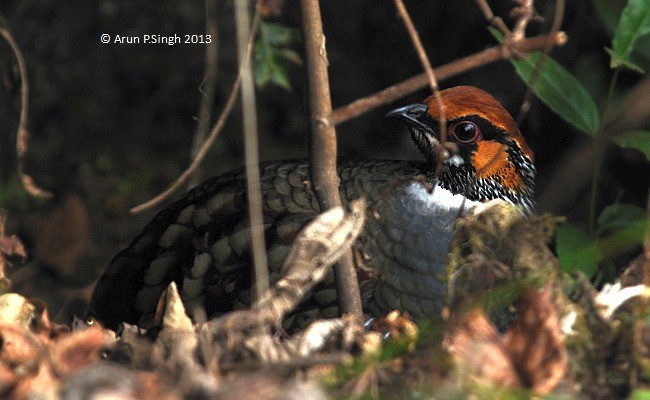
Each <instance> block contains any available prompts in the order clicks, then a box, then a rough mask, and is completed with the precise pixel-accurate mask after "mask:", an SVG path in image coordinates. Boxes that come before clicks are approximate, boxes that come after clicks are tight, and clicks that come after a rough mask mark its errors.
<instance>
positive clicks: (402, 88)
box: [325, 32, 566, 125]
mask: <svg viewBox="0 0 650 400" xmlns="http://www.w3.org/2000/svg"><path fill="white" fill-rule="evenodd" d="M548 43H550V45H551V46H562V45H564V44H565V43H566V34H565V33H564V32H558V33H557V34H556V35H554V36H551V35H541V36H536V37H533V38H530V39H524V40H522V41H521V42H518V43H514V44H513V47H514V49H516V50H517V51H519V52H522V53H526V52H530V51H534V50H539V49H543V48H545V46H546V45H547V44H548ZM504 49H505V46H504V45H499V46H494V47H491V48H488V49H485V50H483V51H480V52H478V53H474V54H472V55H470V56H467V57H463V58H460V59H458V60H455V61H453V62H450V63H449V64H445V65H441V66H439V67H436V68H434V69H433V72H434V74H435V76H436V77H437V78H438V80H445V79H449V78H451V77H454V76H456V75H459V74H462V73H464V72H467V71H469V70H471V69H474V68H478V67H480V66H483V65H487V64H490V63H493V62H495V61H501V60H505V59H507V58H509V57H510V55H509V52H507V51H504ZM427 84H428V78H427V76H426V74H425V73H422V74H419V75H416V76H414V77H412V78H409V79H407V80H405V81H402V82H400V83H397V84H395V85H393V86H389V87H387V88H385V89H382V90H380V91H378V92H376V93H373V94H371V95H369V96H366V97H363V98H361V99H358V100H355V101H353V102H352V103H350V104H347V105H345V106H342V107H339V108H337V109H335V110H334V111H333V112H332V114H331V115H330V116H329V118H327V120H326V121H325V123H327V124H332V125H339V124H341V123H343V122H346V121H349V120H351V119H353V118H355V117H358V116H360V115H362V114H364V113H366V112H368V111H371V110H374V109H375V108H377V107H380V106H382V105H384V104H388V103H390V102H393V101H395V100H397V99H399V98H401V97H404V96H407V95H409V94H411V93H413V92H416V91H418V90H420V89H422V88H423V87H425V86H427Z"/></svg>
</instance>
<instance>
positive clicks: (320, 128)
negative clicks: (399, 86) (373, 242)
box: [300, 0, 362, 315]
mask: <svg viewBox="0 0 650 400" xmlns="http://www.w3.org/2000/svg"><path fill="white" fill-rule="evenodd" d="M300 10H301V13H302V36H303V41H304V44H305V53H306V61H307V76H308V81H309V107H310V115H311V119H310V127H311V136H310V143H309V159H310V173H311V181H312V185H313V189H314V192H315V193H316V197H317V198H318V202H319V204H320V206H321V209H322V210H326V209H328V208H331V207H335V206H339V205H341V197H340V194H339V177H338V174H337V172H336V130H335V128H334V125H332V124H329V123H328V122H327V118H328V117H329V116H330V114H331V113H332V102H331V99H330V85H329V76H328V74H327V66H328V61H327V52H326V50H325V35H324V34H323V25H322V20H321V15H320V6H319V3H318V0H300ZM334 274H335V276H336V289H337V292H338V296H339V309H340V310H341V312H342V313H352V314H356V315H361V313H362V310H361V297H360V294H359V283H358V281H357V274H356V271H355V269H354V261H353V258H352V252H351V251H349V252H346V254H345V255H344V256H343V257H341V259H340V260H339V263H338V264H337V265H336V267H335V268H334Z"/></svg>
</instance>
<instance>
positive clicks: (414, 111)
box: [386, 103, 435, 134]
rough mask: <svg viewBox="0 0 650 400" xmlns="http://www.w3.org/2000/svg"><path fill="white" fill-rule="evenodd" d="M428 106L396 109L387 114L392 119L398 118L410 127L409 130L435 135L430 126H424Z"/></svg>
mask: <svg viewBox="0 0 650 400" xmlns="http://www.w3.org/2000/svg"><path fill="white" fill-rule="evenodd" d="M427 109H428V108H427V106H426V105H424V104H419V103H417V104H411V105H408V106H404V107H400V108H396V109H394V110H392V111H390V112H389V113H388V114H386V116H387V117H390V118H398V119H400V120H402V121H404V122H406V124H407V125H408V126H409V128H412V129H415V130H418V131H423V133H424V132H426V133H429V134H435V132H434V131H433V129H431V127H430V126H428V125H426V124H424V123H423V122H422V120H423V119H424V118H425V117H426V116H427Z"/></svg>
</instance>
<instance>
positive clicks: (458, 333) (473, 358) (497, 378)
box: [444, 308, 522, 387]
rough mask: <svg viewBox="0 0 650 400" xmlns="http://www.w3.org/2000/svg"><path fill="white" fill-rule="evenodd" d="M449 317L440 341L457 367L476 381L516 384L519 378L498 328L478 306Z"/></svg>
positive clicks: (520, 383) (512, 385) (514, 385)
mask: <svg viewBox="0 0 650 400" xmlns="http://www.w3.org/2000/svg"><path fill="white" fill-rule="evenodd" d="M457 318H458V319H457V320H456V321H452V322H451V324H450V326H451V327H452V329H451V330H450V332H448V333H447V335H446V337H445V340H444V343H445V345H446V347H447V349H448V350H449V351H450V352H451V354H452V355H453V357H454V359H455V360H456V363H457V364H458V367H459V371H460V372H461V373H462V374H463V375H467V376H469V377H472V378H474V379H477V380H478V381H479V382H480V381H483V382H489V383H492V384H496V385H499V386H504V387H517V386H521V385H522V381H521V380H520V378H519V375H518V373H517V371H516V369H515V367H514V365H513V364H512V361H511V360H510V357H509V354H508V353H507V351H506V349H505V348H504V345H503V343H502V341H501V337H500V335H499V332H498V331H497V329H496V328H495V327H494V325H493V324H492V322H490V320H489V319H488V317H487V316H486V315H485V313H484V312H483V310H482V309H480V308H473V309H471V310H469V311H467V312H465V313H463V314H461V315H459V316H457Z"/></svg>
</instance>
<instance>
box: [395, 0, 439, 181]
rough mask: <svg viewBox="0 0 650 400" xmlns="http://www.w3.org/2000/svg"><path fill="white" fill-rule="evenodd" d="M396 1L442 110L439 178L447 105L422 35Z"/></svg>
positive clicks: (401, 3) (396, 0)
mask: <svg viewBox="0 0 650 400" xmlns="http://www.w3.org/2000/svg"><path fill="white" fill-rule="evenodd" d="M394 1H395V6H396V7H397V12H398V13H399V15H400V17H402V20H403V21H404V25H405V26H406V30H407V31H408V33H409V36H410V37H411V42H413V47H415V50H416V51H417V53H418V57H419V58H420V63H421V64H422V68H424V73H425V74H426V76H427V80H428V81H429V87H430V88H431V92H432V93H433V99H434V101H435V102H436V106H437V108H438V110H440V114H439V115H438V122H439V124H440V146H438V149H437V151H438V157H436V159H437V162H438V165H437V166H436V176H438V175H439V174H440V172H441V171H442V166H443V161H444V158H445V157H444V155H445V154H447V153H446V151H445V143H446V142H447V117H446V115H445V105H444V104H443V102H442V95H441V94H440V89H439V88H438V81H437V80H436V75H435V73H434V72H433V68H431V62H429V58H428V57H427V53H426V52H425V51H424V46H422V41H421V40H420V35H418V32H417V31H416V30H415V26H414V25H413V21H412V20H411V17H410V16H409V14H408V11H406V7H404V3H403V2H402V0H394Z"/></svg>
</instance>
